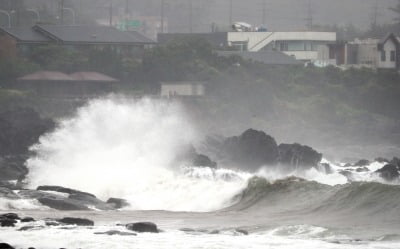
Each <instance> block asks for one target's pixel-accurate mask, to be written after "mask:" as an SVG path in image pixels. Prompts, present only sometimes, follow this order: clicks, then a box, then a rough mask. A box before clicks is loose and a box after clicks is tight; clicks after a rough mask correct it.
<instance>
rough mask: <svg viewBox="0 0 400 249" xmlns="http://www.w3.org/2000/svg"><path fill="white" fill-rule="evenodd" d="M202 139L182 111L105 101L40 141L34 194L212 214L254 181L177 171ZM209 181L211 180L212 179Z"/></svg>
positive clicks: (174, 106)
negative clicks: (52, 190) (42, 191)
mask: <svg viewBox="0 0 400 249" xmlns="http://www.w3.org/2000/svg"><path fill="white" fill-rule="evenodd" d="M195 139H196V132H195V131H194V129H193V128H192V126H191V125H190V123H189V122H188V119H187V118H186V117H185V115H184V111H183V108H181V106H180V105H179V104H178V103H172V102H168V101H161V100H150V99H142V100H137V101H134V100H126V99H125V100H121V99H119V100H115V99H112V98H107V99H99V100H94V101H92V102H90V103H89V104H88V105H87V106H86V107H83V108H81V109H80V110H79V111H78V113H77V115H76V116H75V117H74V118H72V119H69V120H65V121H63V122H61V123H60V126H59V128H58V129H56V130H55V131H54V132H53V133H51V134H48V135H46V136H44V137H42V138H41V139H40V142H39V144H37V145H36V146H34V147H33V148H32V149H33V150H34V151H35V152H36V154H37V156H36V157H35V158H31V159H29V160H28V162H27V166H28V168H29V170H30V173H29V175H28V182H29V185H30V187H37V186H39V185H61V186H65V187H70V188H76V189H79V190H82V191H87V192H91V193H94V194H96V195H97V196H98V197H99V198H103V199H105V198H109V197H120V198H126V199H128V201H129V202H130V203H131V205H132V207H131V208H132V209H145V210H149V209H153V210H173V211H210V210H215V209H219V208H222V207H224V206H227V205H229V204H230V200H231V198H232V196H234V195H235V194H236V193H237V192H238V191H240V190H241V189H242V188H244V187H245V185H246V179H245V178H247V176H246V175H245V174H243V176H242V175H240V174H239V173H233V172H231V173H232V174H236V175H237V177H234V178H230V179H226V178H225V177H224V176H226V174H225V173H226V172H225V171H224V170H217V171H210V169H196V171H201V173H199V172H197V173H196V175H197V176H199V175H202V177H194V176H193V172H192V173H191V174H190V175H188V174H186V173H185V171H182V170H180V167H179V165H173V164H174V159H175V156H176V153H177V152H178V151H179V150H180V149H181V148H182V146H185V145H187V144H189V143H192V142H194V141H195ZM204 175H207V177H205V176H204Z"/></svg>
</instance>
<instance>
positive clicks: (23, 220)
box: [21, 217, 35, 223]
mask: <svg viewBox="0 0 400 249" xmlns="http://www.w3.org/2000/svg"><path fill="white" fill-rule="evenodd" d="M34 221H35V219H34V218H32V217H24V218H22V219H21V222H22V223H26V222H34Z"/></svg>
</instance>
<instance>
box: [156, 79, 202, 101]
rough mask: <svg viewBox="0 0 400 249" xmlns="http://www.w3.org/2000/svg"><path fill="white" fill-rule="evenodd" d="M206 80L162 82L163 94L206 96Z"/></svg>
mask: <svg viewBox="0 0 400 249" xmlns="http://www.w3.org/2000/svg"><path fill="white" fill-rule="evenodd" d="M204 94H205V86H204V82H198V81H177V82H161V96H163V97H168V98H171V97H179V96H204Z"/></svg>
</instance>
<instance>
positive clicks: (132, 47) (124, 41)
mask: <svg viewBox="0 0 400 249" xmlns="http://www.w3.org/2000/svg"><path fill="white" fill-rule="evenodd" d="M47 44H57V45H62V46H68V47H69V48H75V49H85V48H98V49H101V48H104V47H110V48H113V49H115V50H117V51H119V52H121V53H122V54H128V55H129V54H132V55H134V54H136V53H140V52H141V51H142V50H143V49H144V48H145V47H146V46H149V45H153V44H155V42H154V41H152V40H150V39H149V38H147V37H145V36H144V35H142V34H140V33H139V32H135V31H129V32H124V31H120V30H118V29H116V28H113V27H109V26H59V25H35V26H33V27H24V28H4V27H2V28H0V48H2V47H8V48H9V49H11V50H12V51H14V52H13V53H14V55H16V54H27V53H29V51H31V50H32V49H33V48H35V47H37V46H40V45H47Z"/></svg>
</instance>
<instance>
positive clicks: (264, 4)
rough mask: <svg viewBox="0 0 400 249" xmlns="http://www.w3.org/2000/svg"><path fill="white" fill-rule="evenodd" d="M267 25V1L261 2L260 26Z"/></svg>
mask: <svg viewBox="0 0 400 249" xmlns="http://www.w3.org/2000/svg"><path fill="white" fill-rule="evenodd" d="M266 23H267V1H266V0H263V2H262V20H261V24H262V25H265V24H266Z"/></svg>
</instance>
